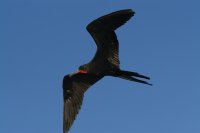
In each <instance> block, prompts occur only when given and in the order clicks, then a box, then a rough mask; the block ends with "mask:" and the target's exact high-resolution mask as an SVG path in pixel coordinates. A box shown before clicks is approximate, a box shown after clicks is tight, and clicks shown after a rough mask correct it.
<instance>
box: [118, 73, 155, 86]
mask: <svg viewBox="0 0 200 133" xmlns="http://www.w3.org/2000/svg"><path fill="white" fill-rule="evenodd" d="M117 75H118V77H120V78H123V79H126V80H130V81H135V82H138V83H143V84H147V85H152V84H150V83H148V82H147V81H144V80H140V79H137V78H143V79H147V80H150V78H149V77H147V76H144V75H141V74H139V73H136V72H130V71H123V70H120V71H118V74H117ZM135 77H137V78H135Z"/></svg>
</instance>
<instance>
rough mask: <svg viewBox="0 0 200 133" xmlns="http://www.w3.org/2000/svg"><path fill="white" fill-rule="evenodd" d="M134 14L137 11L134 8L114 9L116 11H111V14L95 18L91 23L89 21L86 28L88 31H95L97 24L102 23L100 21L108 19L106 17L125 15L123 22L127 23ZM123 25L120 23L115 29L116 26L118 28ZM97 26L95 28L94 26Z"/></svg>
mask: <svg viewBox="0 0 200 133" xmlns="http://www.w3.org/2000/svg"><path fill="white" fill-rule="evenodd" d="M134 14H135V11H133V10H132V9H121V10H117V11H114V12H111V13H109V14H106V15H104V16H101V17H99V18H97V19H95V20H93V21H92V22H91V23H89V24H88V25H87V26H86V30H87V31H88V32H90V31H93V30H95V29H96V28H97V27H96V26H95V25H100V23H101V22H100V21H102V20H106V19H108V17H111V16H112V17H113V18H114V17H117V16H123V17H124V18H123V19H124V20H123V21H124V22H123V21H122V22H123V24H124V23H126V21H128V20H129V19H130V18H131V17H132V16H134ZM123 24H121V25H123ZM121 25H118V26H117V27H115V28H114V29H113V30H115V29H116V28H118V27H120V26H121ZM94 27H95V28H94ZM97 29H98V28H97Z"/></svg>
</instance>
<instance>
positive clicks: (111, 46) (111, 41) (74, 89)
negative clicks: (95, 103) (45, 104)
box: [63, 9, 151, 133]
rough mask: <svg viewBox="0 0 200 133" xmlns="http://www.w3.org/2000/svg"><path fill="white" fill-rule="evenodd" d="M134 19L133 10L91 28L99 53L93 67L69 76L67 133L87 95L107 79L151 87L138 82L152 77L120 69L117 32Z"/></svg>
mask: <svg viewBox="0 0 200 133" xmlns="http://www.w3.org/2000/svg"><path fill="white" fill-rule="evenodd" d="M133 15H134V12H133V11H132V10H131V9H126V10H120V11H116V12H113V13H111V14H108V15H105V16H102V17H100V18H98V19H96V20H94V21H92V22H91V23H90V24H89V25H88V26H87V30H88V32H89V33H90V34H91V36H92V37H93V39H94V41H95V43H96V45H97V51H96V54H95V56H94V58H93V59H92V60H91V61H90V62H89V63H87V64H85V65H82V66H80V67H79V69H78V71H77V72H76V73H73V74H69V75H66V76H65V77H64V79H63V91H64V93H63V94H64V120H63V132H64V133H67V132H68V130H69V128H70V127H71V125H72V124H73V121H74V120H75V118H76V115H77V114H78V112H79V110H80V108H81V104H82V101H83V96H84V93H85V91H86V90H87V89H88V88H89V87H90V86H91V85H93V84H94V83H96V82H97V81H98V80H100V79H101V78H103V77H104V76H114V77H120V78H123V79H127V80H131V81H135V82H139V83H144V84H149V83H148V82H146V81H143V80H140V79H137V78H135V77H139V78H144V79H150V78H149V77H146V76H143V75H140V74H138V73H136V72H130V71H123V70H121V69H120V67H119V64H120V63H119V54H118V53H119V42H118V40H117V36H116V34H115V32H114V31H115V30H116V29H117V28H118V27H120V26H121V25H123V24H124V23H126V21H128V20H129V19H130V18H131V17H132V16H133ZM133 76H134V77H133ZM149 85H151V84H149Z"/></svg>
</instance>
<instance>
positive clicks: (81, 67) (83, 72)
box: [76, 66, 88, 74]
mask: <svg viewBox="0 0 200 133" xmlns="http://www.w3.org/2000/svg"><path fill="white" fill-rule="evenodd" d="M76 73H81V74H86V73H88V71H87V70H86V68H85V66H80V67H79V69H78V70H77V72H76Z"/></svg>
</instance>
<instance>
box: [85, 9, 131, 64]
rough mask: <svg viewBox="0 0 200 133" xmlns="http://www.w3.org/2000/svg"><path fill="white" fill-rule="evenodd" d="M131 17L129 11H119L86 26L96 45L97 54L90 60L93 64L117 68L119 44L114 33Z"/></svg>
mask: <svg viewBox="0 0 200 133" xmlns="http://www.w3.org/2000/svg"><path fill="white" fill-rule="evenodd" d="M133 15H134V12H133V11H132V10H131V9H126V10H120V11H116V12H113V13H110V14H108V15H105V16H102V17H100V18H98V19H96V20H94V21H92V22H91V23H90V24H88V26H87V27H86V29H87V30H88V32H89V33H90V35H91V36H92V37H93V39H94V41H95V43H96V45H97V52H96V54H95V56H94V58H93V59H92V62H93V63H96V64H103V63H104V64H106V63H109V64H111V65H113V66H116V67H119V64H120V62H119V42H118V40H117V36H116V34H115V32H114V31H115V30H116V29H117V28H118V27H120V26H122V25H123V24H124V23H126V22H127V21H128V20H129V19H130V18H131V17H132V16H133Z"/></svg>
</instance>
